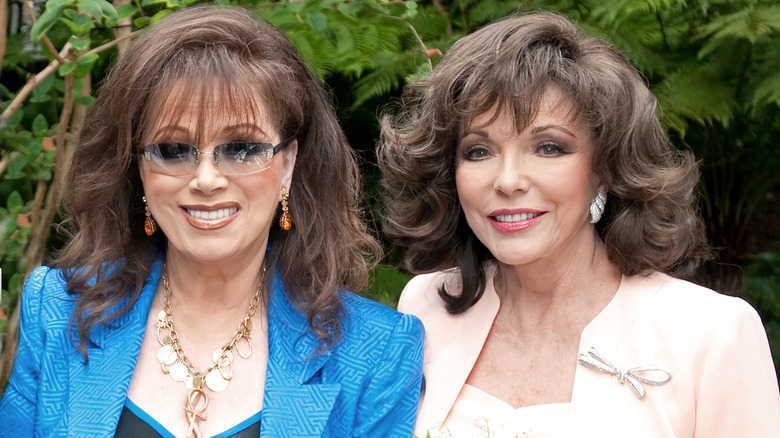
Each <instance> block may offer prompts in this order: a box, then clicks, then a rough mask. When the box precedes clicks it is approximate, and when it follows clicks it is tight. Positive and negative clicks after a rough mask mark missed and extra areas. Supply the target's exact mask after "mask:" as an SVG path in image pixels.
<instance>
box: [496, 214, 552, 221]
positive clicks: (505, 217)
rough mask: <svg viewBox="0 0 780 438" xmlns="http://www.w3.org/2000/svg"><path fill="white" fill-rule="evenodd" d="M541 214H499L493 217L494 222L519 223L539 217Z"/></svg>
mask: <svg viewBox="0 0 780 438" xmlns="http://www.w3.org/2000/svg"><path fill="white" fill-rule="evenodd" d="M541 215H542V213H517V214H499V215H495V216H493V219H495V220H496V222H520V221H527V220H529V219H533V218H535V217H538V216H541Z"/></svg>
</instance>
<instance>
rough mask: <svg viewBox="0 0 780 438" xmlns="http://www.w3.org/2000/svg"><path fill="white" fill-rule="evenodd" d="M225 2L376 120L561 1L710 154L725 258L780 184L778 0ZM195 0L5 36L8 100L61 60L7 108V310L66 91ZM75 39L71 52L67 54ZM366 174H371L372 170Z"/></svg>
mask: <svg viewBox="0 0 780 438" xmlns="http://www.w3.org/2000/svg"><path fill="white" fill-rule="evenodd" d="M217 2H218V3H220V4H239V5H242V6H244V7H247V8H248V9H250V10H252V11H253V13H254V14H255V15H257V16H258V17H260V18H264V19H267V20H268V21H270V22H271V23H273V24H275V25H276V26H278V27H279V28H281V29H282V30H283V31H284V32H285V33H286V34H287V35H288V36H289V37H290V39H291V40H292V41H293V43H294V44H295V45H296V47H297V48H298V49H299V51H300V52H301V53H302V54H303V56H304V58H305V59H306V60H307V62H308V63H309V65H310V66H311V68H312V69H313V70H314V71H315V72H316V73H317V74H318V75H319V76H320V77H321V78H323V79H324V80H328V79H330V78H339V80H342V79H343V80H347V81H351V83H352V86H351V88H349V87H347V88H346V89H345V90H342V91H341V94H340V95H338V102H341V103H342V105H343V106H344V107H343V108H341V109H340V113H341V114H342V115H343V116H344V118H346V119H348V118H349V117H350V115H353V114H357V113H360V112H363V113H369V115H370V118H371V119H373V118H374V116H375V114H376V108H375V107H374V106H371V105H376V102H377V101H381V102H386V101H387V100H388V99H389V98H391V97H393V96H396V95H397V94H398V92H399V90H400V89H401V88H402V87H403V86H404V85H405V84H407V83H409V82H413V81H416V80H418V79H420V78H421V77H424V76H425V75H426V74H427V73H428V72H429V71H430V69H431V68H432V67H433V66H435V64H436V63H437V62H438V61H439V60H440V59H441V56H440V55H441V53H446V52H447V50H448V49H449V47H450V46H451V45H452V44H453V43H454V42H455V41H457V40H458V39H459V38H461V37H462V36H463V35H466V34H468V33H470V32H472V31H474V30H475V29H476V28H478V27H479V26H482V25H484V24H486V23H488V22H490V21H492V20H495V19H498V18H501V17H504V16H506V15H508V14H511V13H516V12H524V11H533V10H539V9H544V10H550V11H555V12H559V13H562V14H565V15H566V16H568V17H570V18H572V19H573V20H575V21H576V22H577V23H578V24H579V25H580V26H581V27H582V28H583V29H585V31H586V32H588V33H590V34H593V35H595V36H598V37H602V38H605V39H607V40H609V41H611V42H613V43H614V44H615V45H617V46H618V47H619V48H620V49H621V50H622V51H623V52H624V53H626V55H627V56H628V58H629V59H630V61H631V62H632V63H633V64H634V65H635V66H637V68H638V69H639V70H640V72H641V73H642V74H643V75H644V76H645V78H646V79H647V81H648V83H649V85H650V87H651V89H652V90H653V92H654V93H655V94H656V96H657V97H658V101H659V115H660V117H661V119H662V121H663V123H664V124H665V126H666V127H667V128H668V129H669V131H670V133H671V134H672V135H673V140H674V142H675V144H676V145H677V146H678V147H680V148H684V149H690V150H693V151H694V152H695V153H696V155H697V158H698V159H699V160H701V162H702V172H703V180H702V184H701V206H702V212H703V214H704V216H705V220H706V222H707V224H708V227H709V230H708V231H709V235H710V238H711V240H712V241H713V243H714V244H715V246H716V247H718V248H724V249H722V250H721V260H723V261H726V262H733V263H744V262H745V260H744V259H741V258H740V257H744V256H743V254H745V253H746V251H744V242H745V235H746V233H747V232H748V231H749V229H750V226H751V220H752V218H753V216H754V214H755V211H756V209H757V206H758V205H760V203H761V202H763V200H764V199H765V198H766V196H765V194H766V193H767V191H768V190H769V187H772V186H774V187H776V186H777V185H776V184H777V183H778V175H780V173H778V172H777V170H776V169H777V168H778V166H779V165H780V154H778V153H777V146H776V140H775V139H776V138H778V137H780V119H778V117H777V114H778V107H780V6H778V5H777V4H776V1H774V0H615V1H612V2H603V1H600V0H557V1H551V0H510V1H502V0H448V1H436V2H434V1H430V0H419V1H398V0H395V1H388V0H308V1H289V0H285V1H281V2H279V1H276V2H275V1H270V0H243V1H241V0H239V1H229V0H218V1H217ZM197 3H205V2H199V1H196V0H135V1H134V2H133V3H131V4H127V5H121V6H118V7H114V6H113V5H112V4H111V3H110V2H109V1H106V0H50V1H48V2H46V4H45V6H41V5H39V6H38V10H37V11H36V15H37V16H38V20H37V21H36V23H35V24H34V25H28V26H27V27H24V28H23V30H24V33H22V34H17V35H10V36H9V38H8V40H7V45H6V53H5V57H4V59H3V60H2V69H3V74H4V82H3V84H0V99H1V100H2V107H3V108H8V107H9V105H10V104H11V102H12V101H13V100H14V98H15V97H16V96H17V95H18V94H19V93H20V92H21V90H22V86H23V85H24V83H25V82H26V81H27V80H28V79H29V78H32V77H34V76H35V75H36V74H38V73H39V72H40V71H41V70H42V69H43V67H44V66H45V65H46V64H47V63H50V62H55V61H54V60H55V59H57V56H56V55H60V56H61V57H62V56H64V57H65V59H63V62H61V63H59V65H57V68H56V71H55V72H54V73H53V74H50V75H48V76H46V77H42V78H40V82H39V83H37V85H36V86H35V87H34V88H33V89H32V91H31V93H30V95H29V96H28V97H27V98H26V99H25V100H24V102H23V103H22V105H21V106H20V107H19V109H17V110H16V111H14V112H13V113H11V114H4V116H3V119H2V120H0V158H2V159H3V160H4V162H5V163H7V167H6V168H5V170H3V171H0V172H2V179H0V239H2V241H0V259H1V260H2V261H1V262H0V263H2V268H3V273H4V275H3V284H2V288H3V290H4V296H6V297H9V296H10V297H11V299H10V300H8V299H7V300H4V301H3V306H4V309H3V310H5V311H6V314H8V313H9V312H10V310H11V307H12V306H13V303H14V302H15V300H14V299H13V297H15V296H16V295H17V294H18V291H19V287H20V284H21V278H22V273H23V272H24V271H25V269H26V268H29V267H26V266H23V259H24V255H25V253H26V251H27V250H28V245H29V242H30V240H31V239H32V237H34V234H33V233H34V232H33V231H32V225H31V224H33V223H34V222H35V217H34V213H35V212H36V211H37V210H38V209H40V207H41V204H40V202H41V201H40V200H39V198H43V197H42V196H40V197H38V198H37V197H36V196H37V195H39V194H40V192H39V188H40V186H41V185H44V186H46V185H49V184H51V181H53V178H54V177H55V176H56V170H57V169H56V154H57V152H56V151H57V150H61V148H62V144H59V143H57V142H58V141H60V140H57V139H58V135H59V134H61V133H60V132H59V131H60V124H61V123H62V124H63V129H64V130H65V131H66V132H64V133H63V134H67V131H68V123H69V122H68V121H65V122H62V121H61V120H60V118H61V115H62V110H63V106H64V105H65V103H66V94H67V93H66V91H68V92H69V93H70V92H72V94H73V96H74V100H73V104H74V105H75V106H76V108H78V107H80V106H81V107H83V106H88V105H90V104H91V103H92V101H93V100H94V98H93V97H92V96H91V95H87V96H80V94H81V90H82V88H83V87H85V86H87V87H88V86H89V85H88V84H89V82H88V81H86V80H87V79H91V80H92V83H95V84H99V82H100V79H101V78H103V77H104V76H105V74H106V70H107V68H108V66H109V65H110V63H111V62H112V60H113V59H115V58H116V57H117V56H118V54H117V51H116V49H115V48H114V47H109V46H107V45H110V44H112V42H114V41H115V39H116V35H117V34H118V33H119V32H120V31H121V29H120V28H119V27H118V24H119V21H120V20H123V19H128V20H129V21H130V22H131V23H132V26H131V31H133V32H135V31H138V30H142V29H143V28H145V27H146V26H148V25H150V24H153V23H156V22H157V21H159V20H161V19H162V18H164V17H165V16H167V15H168V14H170V13H171V12H173V11H174V10H177V9H179V8H183V7H188V6H190V5H193V4H197ZM66 44H69V46H70V47H72V50H71V51H69V52H68V51H64V50H63V48H64V47H65V46H66ZM52 50H57V51H60V52H61V53H59V54H56V53H52ZM56 62H59V61H56ZM6 78H11V79H13V80H9V81H6ZM80 78H84V79H85V82H82V81H81V80H79V79H80ZM85 83H86V84H87V85H84V84H85ZM87 94H90V93H87ZM344 102H346V104H343V103H344ZM365 118H366V119H368V118H369V117H365ZM87 123H88V122H87ZM371 128H373V127H371ZM361 129H365V128H364V127H361ZM368 130H370V129H368ZM348 134H349V133H348ZM64 138H67V135H64ZM369 143H370V142H369ZM366 179H367V180H368V181H373V182H372V183H371V184H374V185H375V184H377V183H376V181H377V178H375V177H373V176H369V177H367V178H366ZM375 188H376V187H369V192H375ZM3 200H5V202H2V201H3ZM47 230H48V229H47ZM46 232H47V233H48V231H46ZM44 241H45V239H44ZM751 275H752V274H751ZM762 275H763V274H762ZM768 275H769V277H771V276H772V275H775V277H774V278H777V275H776V274H768ZM407 278H408V277H406V276H404V275H403V274H400V273H397V272H395V271H393V270H391V269H390V268H389V267H386V266H380V267H378V268H377V270H376V271H375V272H374V273H373V277H372V283H371V287H370V288H369V289H368V291H367V294H368V295H369V296H371V297H374V298H375V299H378V300H380V301H382V302H385V303H386V304H388V305H393V306H394V305H395V301H396V300H397V293H398V292H399V291H400V290H401V288H402V285H403V284H404V283H405V281H406V279H407ZM750 281H754V280H750ZM767 281H768V280H767ZM750 284H751V283H750V282H749V288H754V289H755V287H754V286H750ZM751 290H753V289H751ZM775 290H777V288H776V289H775ZM750 294H752V295H750V297H751V300H759V301H760V300H763V299H764V298H762V297H763V296H764V295H762V293H758V292H750ZM761 303H763V301H761V302H760V303H759V307H760V308H762V309H763V308H764V307H766V308H767V309H770V310H762V312H774V310H771V309H773V307H772V305H769V304H766V305H765V304H761ZM771 314H772V315H774V313H771ZM772 321H775V320H774V319H770V320H769V322H768V325H767V327H768V330H769V329H770V328H771V327H775V328H774V329H772V330H774V333H778V332H780V322H777V321H775V322H772ZM771 324H776V325H775V326H772V325H771ZM0 325H2V321H0ZM771 336H773V335H771V333H770V337H771ZM775 336H780V335H775ZM773 345H779V344H773ZM776 356H777V355H776Z"/></svg>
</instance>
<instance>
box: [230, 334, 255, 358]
mask: <svg viewBox="0 0 780 438" xmlns="http://www.w3.org/2000/svg"><path fill="white" fill-rule="evenodd" d="M242 339H243V340H244V342H246V352H243V351H241V346H240V344H241V340H242ZM234 348H235V349H236V352H237V353H238V355H239V356H241V357H243V358H244V359H249V356H251V355H252V343H251V342H249V338H248V337H246V336H242V337H240V338H238V339H237V340H236V344H235V347H234Z"/></svg>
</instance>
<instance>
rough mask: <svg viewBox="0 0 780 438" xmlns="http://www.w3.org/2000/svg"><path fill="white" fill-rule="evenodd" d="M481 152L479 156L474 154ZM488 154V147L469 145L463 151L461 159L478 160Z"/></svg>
mask: <svg viewBox="0 0 780 438" xmlns="http://www.w3.org/2000/svg"><path fill="white" fill-rule="evenodd" d="M477 152H479V153H482V154H483V155H482V156H480V157H476V156H474V154H475V153H477ZM489 154H490V151H489V150H488V148H486V147H484V146H482V145H473V146H469V147H468V148H466V149H465V150H464V151H463V159H464V160H466V161H479V160H482V159H484V158H486V157H487V156H488V155H489Z"/></svg>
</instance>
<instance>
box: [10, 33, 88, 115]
mask: <svg viewBox="0 0 780 438" xmlns="http://www.w3.org/2000/svg"><path fill="white" fill-rule="evenodd" d="M72 49H73V46H71V45H70V43H65V46H64V47H63V48H62V51H61V52H60V56H59V58H65V57H67V56H68V55H69V54H70V52H71V50H72ZM60 65H62V62H60V60H59V59H57V58H55V59H52V60H51V62H50V63H49V65H47V66H46V68H44V69H43V70H41V71H40V72H39V73H38V74H37V75H35V76H33V77H31V78H30V80H29V81H27V83H26V84H24V87H22V89H21V90H19V92H18V93H17V94H16V97H14V100H13V101H11V103H10V104H8V107H7V108H6V109H5V110H3V113H2V114H0V121H5V120H8V119H9V118H10V117H11V114H13V113H14V112H15V111H16V110H17V109H19V107H20V106H21V105H22V102H24V100H25V99H27V96H29V95H30V93H31V92H32V90H33V89H34V88H35V86H36V85H38V84H39V83H41V81H42V80H44V79H46V77H48V76H49V75H50V74H52V73H54V72H55V71H57V68H59V66H60Z"/></svg>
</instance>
